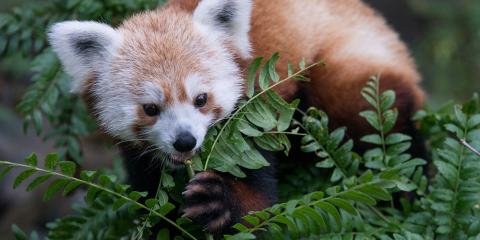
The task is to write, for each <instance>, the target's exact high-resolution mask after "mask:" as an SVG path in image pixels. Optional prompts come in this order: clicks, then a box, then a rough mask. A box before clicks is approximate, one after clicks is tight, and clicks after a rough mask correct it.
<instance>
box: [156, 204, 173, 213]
mask: <svg viewBox="0 0 480 240" xmlns="http://www.w3.org/2000/svg"><path fill="white" fill-rule="evenodd" d="M173 209H175V205H173V204H171V203H169V202H167V203H166V204H165V205H163V206H162V207H160V209H159V210H158V212H159V213H160V214H162V215H163V216H165V215H167V214H168V213H169V212H171V211H172V210H173Z"/></svg>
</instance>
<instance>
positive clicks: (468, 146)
mask: <svg viewBox="0 0 480 240" xmlns="http://www.w3.org/2000/svg"><path fill="white" fill-rule="evenodd" d="M460 142H461V143H462V145H463V146H465V147H466V148H468V149H469V150H470V151H472V152H473V153H475V154H476V155H477V156H479V157H480V152H479V151H478V150H477V149H475V148H474V147H473V146H472V145H470V144H469V143H468V142H467V141H466V140H465V139H460Z"/></svg>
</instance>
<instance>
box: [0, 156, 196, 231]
mask: <svg viewBox="0 0 480 240" xmlns="http://www.w3.org/2000/svg"><path fill="white" fill-rule="evenodd" d="M0 165H4V166H10V167H16V168H26V169H31V170H35V171H36V172H42V173H46V174H50V175H53V176H56V177H60V178H63V179H67V180H70V181H74V182H78V183H81V184H83V185H87V186H90V187H93V188H96V189H99V190H101V191H103V192H106V193H109V194H111V195H113V196H115V197H118V198H121V199H123V200H126V201H128V202H130V203H132V204H134V205H136V206H137V207H139V208H142V209H145V210H147V211H150V212H151V213H153V214H155V215H156V216H158V217H159V218H161V219H163V220H164V221H166V222H167V223H169V224H171V225H172V226H174V227H176V228H177V229H178V230H180V231H181V232H182V233H184V234H185V235H186V236H188V237H189V238H190V239H193V240H197V238H195V237H194V236H193V235H191V234H190V233H189V232H188V231H187V230H185V229H184V228H182V227H180V226H179V225H178V224H176V223H175V222H174V221H172V220H170V219H168V218H167V217H165V216H164V215H163V214H161V213H160V212H158V211H156V210H152V209H150V208H149V207H147V206H146V205H144V204H141V203H139V202H137V201H135V200H133V199H132V198H129V197H127V196H124V195H122V194H121V193H118V192H115V191H114V190H111V189H108V188H106V187H103V186H101V185H98V184H95V183H91V182H88V181H85V180H82V179H79V178H75V177H71V176H68V175H65V174H62V173H59V172H55V171H48V170H45V169H42V168H38V167H34V166H30V165H25V164H20V163H12V162H7V161H0Z"/></svg>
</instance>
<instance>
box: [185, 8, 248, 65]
mask: <svg viewBox="0 0 480 240" xmlns="http://www.w3.org/2000/svg"><path fill="white" fill-rule="evenodd" d="M251 15H252V0H202V1H201V2H200V3H199V4H198V7H197V9H195V12H194V13H193V20H194V21H195V22H198V23H200V24H202V25H205V26H207V27H208V28H209V29H211V30H214V31H221V32H223V33H225V34H227V36H229V37H231V40H232V41H233V44H234V45H235V47H237V48H238V50H240V54H241V55H242V57H244V58H249V57H250V50H251V46H250V40H249V37H248V32H249V31H250V19H251Z"/></svg>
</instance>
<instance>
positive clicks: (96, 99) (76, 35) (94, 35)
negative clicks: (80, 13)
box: [49, 0, 252, 164]
mask: <svg viewBox="0 0 480 240" xmlns="http://www.w3.org/2000/svg"><path fill="white" fill-rule="evenodd" d="M251 8H252V3H251V1H250V0H230V1H222V0H202V1H201V2H200V3H199V5H198V6H197V8H196V9H195V11H194V12H193V14H191V13H188V12H185V11H183V10H181V9H180V8H179V7H175V6H171V7H166V8H162V9H159V10H157V11H151V12H146V13H142V14H138V15H136V16H133V17H132V18H130V19H127V20H126V21H125V22H124V23H123V24H122V25H121V26H119V27H118V28H112V27H110V26H108V25H105V24H102V23H97V22H79V21H67V22H62V23H58V24H55V25H54V26H53V27H52V28H51V29H50V31H49V39H50V42H51V44H52V46H53V49H54V51H55V52H56V53H57V55H58V56H59V58H60V60H61V62H62V63H63V65H64V67H65V70H66V72H67V73H69V74H70V75H71V76H72V77H73V83H72V89H73V91H74V92H76V93H79V94H84V95H87V96H88V97H89V98H90V99H91V100H92V101H93V103H92V107H93V110H94V114H95V115H96V117H97V118H98V120H99V122H100V124H101V125H102V127H103V128H104V129H105V130H106V131H107V132H108V133H109V134H111V135H112V136H114V137H117V138H120V139H122V140H126V141H138V142H142V141H148V142H149V143H150V144H151V145H152V147H153V149H156V150H158V152H159V153H162V154H161V156H163V157H164V158H166V159H168V160H170V161H169V162H171V163H175V164H179V163H181V162H182V161H183V160H185V159H186V158H189V157H191V155H192V154H194V153H195V151H196V150H198V149H199V147H200V146H201V145H202V142H203V139H204V137H205V134H206V132H207V130H208V128H209V127H210V126H211V125H212V124H213V123H215V122H216V121H218V120H220V119H222V118H224V117H226V116H227V115H228V114H229V113H230V112H231V111H232V110H233V108H234V106H235V104H236V102H237V101H238V99H239V97H240V96H241V95H242V93H243V89H242V86H243V82H244V81H243V80H242V72H241V69H240V68H239V66H238V65H237V64H236V63H235V58H242V59H246V58H249V54H250V43H249V40H248V32H249V29H250V15H251Z"/></svg>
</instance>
